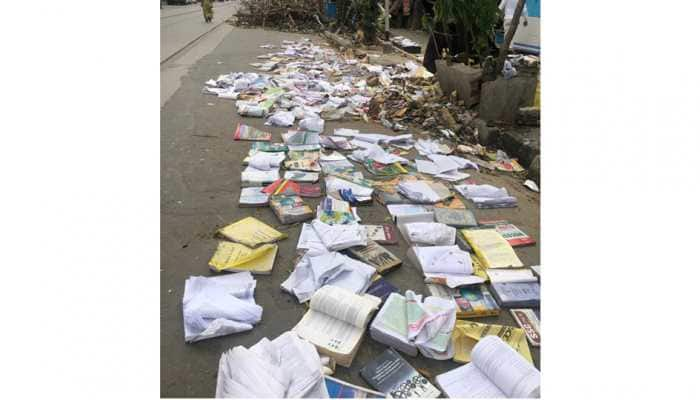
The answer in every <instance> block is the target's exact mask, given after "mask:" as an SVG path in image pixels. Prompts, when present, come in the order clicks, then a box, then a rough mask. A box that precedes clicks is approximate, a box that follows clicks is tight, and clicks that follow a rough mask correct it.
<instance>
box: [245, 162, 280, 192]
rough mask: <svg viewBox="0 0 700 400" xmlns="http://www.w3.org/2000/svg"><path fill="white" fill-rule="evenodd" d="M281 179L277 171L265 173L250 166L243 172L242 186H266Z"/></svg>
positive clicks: (272, 170)
mask: <svg viewBox="0 0 700 400" xmlns="http://www.w3.org/2000/svg"><path fill="white" fill-rule="evenodd" d="M279 177H280V172H279V170H277V169H271V170H269V171H263V170H259V169H255V168H252V167H250V166H249V167H246V169H244V170H243V171H241V186H242V187H251V186H265V185H268V184H270V183H272V182H274V181H276V180H277V179H279Z"/></svg>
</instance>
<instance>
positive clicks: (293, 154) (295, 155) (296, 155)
mask: <svg viewBox="0 0 700 400" xmlns="http://www.w3.org/2000/svg"><path fill="white" fill-rule="evenodd" d="M287 158H288V159H289V160H292V161H296V160H316V161H318V160H319V159H320V158H321V152H320V151H309V150H301V151H293V150H292V151H289V152H288V153H287Z"/></svg>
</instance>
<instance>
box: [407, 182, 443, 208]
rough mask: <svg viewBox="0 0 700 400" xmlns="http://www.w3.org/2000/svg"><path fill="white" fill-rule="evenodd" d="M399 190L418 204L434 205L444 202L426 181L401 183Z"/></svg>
mask: <svg viewBox="0 0 700 400" xmlns="http://www.w3.org/2000/svg"><path fill="white" fill-rule="evenodd" d="M398 190H399V193H401V194H402V195H404V196H406V197H407V198H408V199H410V200H412V201H415V202H417V203H424V204H434V203H437V202H439V201H442V200H443V199H442V197H440V195H439V194H437V192H435V190H433V188H431V187H430V186H429V185H428V184H427V183H426V182H425V181H404V182H401V183H399V186H398Z"/></svg>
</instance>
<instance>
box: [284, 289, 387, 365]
mask: <svg viewBox="0 0 700 400" xmlns="http://www.w3.org/2000/svg"><path fill="white" fill-rule="evenodd" d="M380 303H381V300H380V299H378V298H377V297H374V296H371V295H363V296H359V295H356V294H355V293H353V292H351V291H349V290H347V289H343V288H339V287H336V286H333V285H326V286H322V287H321V288H320V289H318V290H317V291H316V293H314V295H313V296H312V297H311V302H310V304H309V311H308V312H307V313H306V314H304V316H303V317H302V318H301V321H299V323H298V324H297V325H296V326H295V327H294V329H293V330H294V331H295V332H296V333H297V335H299V337H301V338H302V339H306V340H308V341H309V342H311V343H312V344H314V345H315V346H316V348H317V349H318V351H319V353H321V354H324V355H327V356H329V357H331V358H333V359H334V360H335V361H336V363H338V364H340V365H342V366H344V367H350V365H351V364H352V360H353V359H354V358H355V354H357V350H358V349H359V348H360V342H361V341H362V338H363V337H364V336H365V330H366V327H367V324H368V323H369V320H370V318H371V316H372V314H373V313H374V311H376V310H377V308H378V307H379V304H380Z"/></svg>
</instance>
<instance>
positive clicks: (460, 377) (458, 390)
mask: <svg viewBox="0 0 700 400" xmlns="http://www.w3.org/2000/svg"><path fill="white" fill-rule="evenodd" d="M435 380H436V381H437V383H438V385H439V386H440V388H441V389H442V391H443V392H445V394H446V395H447V397H450V398H467V399H502V398H504V397H506V395H505V393H503V392H502V391H501V389H499V388H498V386H496V385H495V384H494V383H493V382H491V380H490V379H489V378H488V377H487V376H486V375H484V373H483V372H481V370H480V369H479V368H477V367H476V366H475V365H474V363H469V364H467V365H464V366H461V367H458V368H455V369H453V370H451V371H448V372H445V373H444V374H440V375H438V376H437V377H436V378H435Z"/></svg>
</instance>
